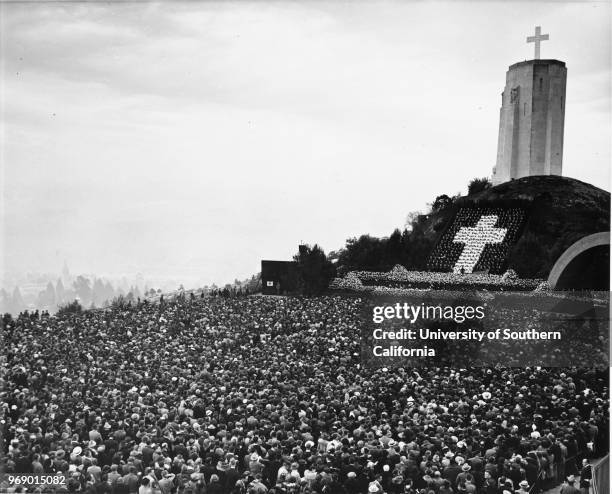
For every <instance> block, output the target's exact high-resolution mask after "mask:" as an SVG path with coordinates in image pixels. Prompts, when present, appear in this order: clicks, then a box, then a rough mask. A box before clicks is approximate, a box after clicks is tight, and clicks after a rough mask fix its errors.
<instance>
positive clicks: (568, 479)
mask: <svg viewBox="0 0 612 494" xmlns="http://www.w3.org/2000/svg"><path fill="white" fill-rule="evenodd" d="M567 481H568V482H569V483H572V482H575V481H576V477H574V476H573V475H570V476H569V477H568V478H567Z"/></svg>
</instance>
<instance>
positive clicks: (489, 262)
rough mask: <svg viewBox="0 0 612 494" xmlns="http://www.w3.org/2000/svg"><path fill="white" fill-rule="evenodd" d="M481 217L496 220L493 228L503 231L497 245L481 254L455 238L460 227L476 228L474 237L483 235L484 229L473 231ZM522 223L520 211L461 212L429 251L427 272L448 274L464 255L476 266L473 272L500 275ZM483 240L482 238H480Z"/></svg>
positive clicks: (517, 209) (468, 210) (516, 209)
mask: <svg viewBox="0 0 612 494" xmlns="http://www.w3.org/2000/svg"><path fill="white" fill-rule="evenodd" d="M485 215H495V216H497V217H498V221H497V222H496V227H500V228H501V227H503V228H505V229H506V230H507V231H506V233H505V235H504V239H503V241H502V242H500V243H491V244H488V245H487V246H486V247H485V249H484V251H482V253H481V252H480V250H479V249H476V248H475V247H473V246H470V245H464V243H463V242H458V241H457V235H458V233H459V231H460V230H461V228H462V227H464V226H466V225H470V227H472V228H476V232H477V233H476V235H478V234H480V235H482V236H486V235H487V231H486V230H485V229H481V230H482V231H481V232H478V230H479V228H478V227H477V225H478V221H479V220H480V219H481V218H482V217H483V216H485ZM524 221H525V211H524V210H523V209H520V208H508V209H496V208H461V209H460V210H459V211H458V212H457V216H456V218H455V221H454V223H453V224H452V225H451V226H450V228H449V229H448V230H447V231H446V232H444V234H443V235H442V237H441V239H440V241H439V242H438V244H437V245H436V247H435V249H434V250H433V252H432V254H431V256H430V258H429V260H428V262H427V266H428V269H429V270H431V271H442V272H445V271H449V270H452V269H453V267H455V263H456V262H457V259H458V258H459V256H460V255H461V254H462V253H463V252H464V251H465V253H464V255H466V256H467V257H468V258H469V259H470V260H471V261H472V262H473V263H476V266H475V268H474V271H488V272H490V273H492V274H501V273H502V272H503V266H504V264H505V260H506V258H507V255H508V250H509V248H510V246H511V245H512V243H513V242H515V241H516V238H517V235H518V233H519V230H520V228H521V226H522V224H523V222H524ZM480 238H483V237H480Z"/></svg>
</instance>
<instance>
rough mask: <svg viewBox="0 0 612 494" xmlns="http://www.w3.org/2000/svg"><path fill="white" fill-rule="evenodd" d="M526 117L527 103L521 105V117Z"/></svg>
mask: <svg viewBox="0 0 612 494" xmlns="http://www.w3.org/2000/svg"><path fill="white" fill-rule="evenodd" d="M525 115H527V103H523V116H525Z"/></svg>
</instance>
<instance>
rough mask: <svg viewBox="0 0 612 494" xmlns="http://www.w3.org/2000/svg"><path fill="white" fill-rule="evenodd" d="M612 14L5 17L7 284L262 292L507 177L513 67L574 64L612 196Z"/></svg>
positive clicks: (576, 173) (111, 7) (589, 171)
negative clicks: (320, 255) (473, 186)
mask: <svg viewBox="0 0 612 494" xmlns="http://www.w3.org/2000/svg"><path fill="white" fill-rule="evenodd" d="M610 9H611V7H610V3H609V2H485V1H470V2H416V1H415V2H401V1H399V0H396V1H394V0H387V1H357V2H340V1H337V2H335V1H300V2H297V1H288V2H272V1H270V2H268V1H235V2H128V3H115V2H108V3H107V2H104V3H98V2H91V3H89V2H82V3H79V2H69V3H62V2H49V3H45V2H41V3H35V2H28V3H19V2H16V3H2V4H0V31H1V33H2V34H1V37H2V39H1V40H0V41H1V45H0V47H1V50H2V53H1V54H2V59H3V62H2V64H3V65H2V107H1V108H0V112H1V114H0V117H1V122H2V134H3V135H2V138H3V142H2V155H1V156H0V158H1V165H2V183H3V189H2V194H3V197H2V201H1V202H2V224H1V225H0V226H1V232H2V245H1V246H0V248H1V250H2V252H3V254H2V262H3V264H4V266H3V267H2V266H0V267H2V270H3V271H6V272H7V273H19V272H26V271H37V272H58V273H59V271H60V269H61V267H62V265H63V263H64V261H67V262H68V264H69V266H70V270H71V271H72V272H73V273H95V274H97V275H100V276H120V275H122V274H126V275H134V274H136V273H139V272H140V273H142V274H143V275H144V277H145V278H155V279H164V278H167V279H174V280H179V281H180V282H183V283H184V284H185V286H186V287H189V286H194V285H196V284H200V285H201V284H211V283H213V282H216V283H217V284H219V283H226V282H230V281H232V280H234V278H239V279H243V278H245V277H247V276H250V275H252V274H254V273H256V272H258V271H259V269H260V261H261V259H291V257H292V256H293V254H294V253H295V252H296V251H297V245H298V244H299V243H300V242H302V241H303V242H306V243H310V244H314V243H318V244H319V245H321V246H322V247H323V248H324V249H325V251H326V252H329V251H331V250H337V249H339V248H341V247H342V246H343V245H344V243H345V241H346V239H347V238H349V237H354V236H359V235H361V234H364V233H369V234H372V235H376V236H385V235H389V234H390V233H391V232H392V231H393V230H394V229H395V228H403V226H404V221H405V218H406V215H407V213H409V212H411V211H416V210H425V208H426V205H427V203H430V202H432V201H433V199H434V198H435V196H437V195H439V194H444V193H446V194H449V195H451V194H456V193H458V192H462V193H465V191H466V186H467V183H468V182H469V180H471V179H472V178H474V177H483V176H490V174H491V170H492V167H493V166H494V164H495V158H496V152H497V133H498V125H499V108H500V104H501V91H502V90H503V87H504V83H505V74H506V70H507V69H508V66H509V65H511V64H513V63H516V62H519V61H522V60H527V59H531V58H533V48H534V47H533V44H527V43H526V40H525V38H526V37H527V36H530V35H533V33H534V27H535V26H536V25H539V26H542V32H543V33H548V34H550V41H546V42H543V43H542V46H541V50H542V58H555V59H558V60H562V61H564V62H565V63H566V64H567V67H568V81H567V99H566V101H567V105H566V115H565V144H564V159H563V173H564V175H565V176H569V177H573V178H577V179H579V180H582V181H585V182H588V183H592V184H594V185H596V186H598V187H600V188H603V189H606V190H609V189H610V187H609V180H610V159H611V152H610V149H611V136H612V129H611V123H610V122H611V119H610V116H611V111H610V110H611V95H610V94H611V91H610V90H611V77H610V75H611V72H610V68H611V67H610V65H611V62H610V60H611V50H610V34H611V30H610V27H611V26H610Z"/></svg>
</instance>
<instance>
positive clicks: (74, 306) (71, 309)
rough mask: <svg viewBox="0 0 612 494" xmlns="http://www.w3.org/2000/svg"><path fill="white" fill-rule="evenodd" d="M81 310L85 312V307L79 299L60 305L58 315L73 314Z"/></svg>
mask: <svg viewBox="0 0 612 494" xmlns="http://www.w3.org/2000/svg"><path fill="white" fill-rule="evenodd" d="M81 312H83V307H82V306H81V304H80V303H79V301H78V300H74V301H73V302H68V303H66V304H63V305H60V306H58V308H57V315H58V316H69V315H72V314H80V313H81Z"/></svg>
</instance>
